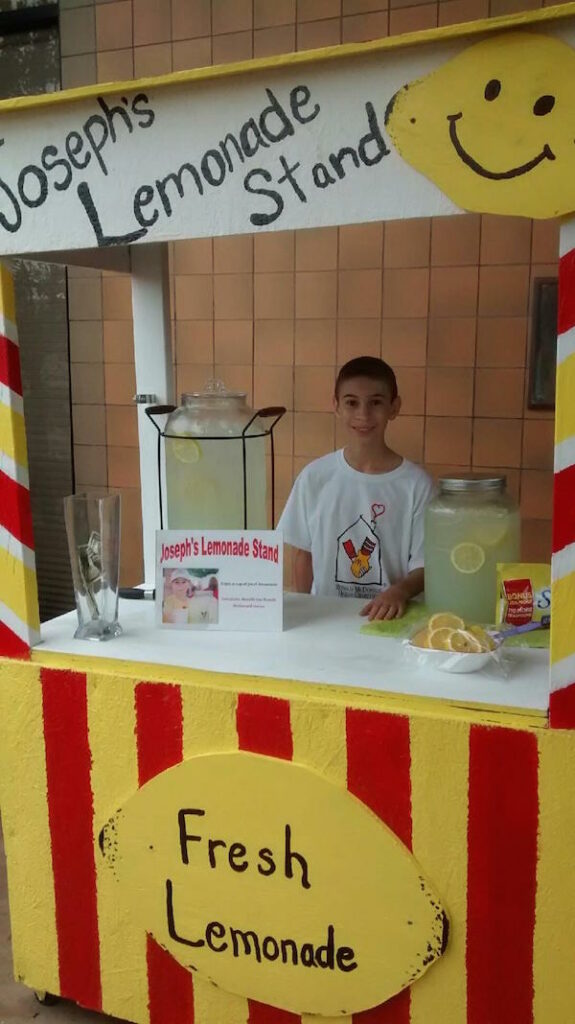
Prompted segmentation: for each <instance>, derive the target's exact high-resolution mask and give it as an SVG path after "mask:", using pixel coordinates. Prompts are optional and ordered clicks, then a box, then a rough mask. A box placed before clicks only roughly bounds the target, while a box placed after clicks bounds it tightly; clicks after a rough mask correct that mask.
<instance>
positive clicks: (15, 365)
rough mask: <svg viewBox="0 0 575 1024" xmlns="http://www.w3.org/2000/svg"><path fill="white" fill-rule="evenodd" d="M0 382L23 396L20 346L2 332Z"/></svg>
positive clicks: (0, 342)
mask: <svg viewBox="0 0 575 1024" xmlns="http://www.w3.org/2000/svg"><path fill="white" fill-rule="evenodd" d="M0 384H7V385H8V387H9V388H10V389H11V390H12V391H15V392H16V394H17V395H20V397H22V375H21V373H20V352H19V351H18V346H17V345H15V344H14V342H13V341H10V338H6V337H5V336H4V335H3V334H0Z"/></svg>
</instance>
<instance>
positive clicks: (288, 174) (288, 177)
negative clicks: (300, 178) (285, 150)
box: [278, 156, 307, 203]
mask: <svg viewBox="0 0 575 1024" xmlns="http://www.w3.org/2000/svg"><path fill="white" fill-rule="evenodd" d="M280 164H281V165H282V167H283V169H284V171H285V174H283V175H282V176H281V178H278V185H281V184H283V182H284V181H289V183H290V185H291V187H292V188H293V190H294V192H295V194H296V196H297V197H298V199H299V200H300V202H302V203H307V196H306V194H305V192H304V191H303V189H301V188H300V187H299V185H298V183H297V181H296V179H295V176H294V173H293V172H294V171H297V169H298V167H299V166H300V163H299V160H298V162H297V163H295V164H292V165H291V167H290V166H289V164H288V162H287V160H286V158H285V156H280Z"/></svg>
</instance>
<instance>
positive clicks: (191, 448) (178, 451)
mask: <svg viewBox="0 0 575 1024" xmlns="http://www.w3.org/2000/svg"><path fill="white" fill-rule="evenodd" d="M172 452H173V455H174V458H175V459H177V460H178V462H185V463H187V465H192V463H194V462H199V461H200V459H201V457H202V449H201V448H200V446H199V444H198V442H197V441H195V440H194V438H193V437H176V438H175V439H173V440H172Z"/></svg>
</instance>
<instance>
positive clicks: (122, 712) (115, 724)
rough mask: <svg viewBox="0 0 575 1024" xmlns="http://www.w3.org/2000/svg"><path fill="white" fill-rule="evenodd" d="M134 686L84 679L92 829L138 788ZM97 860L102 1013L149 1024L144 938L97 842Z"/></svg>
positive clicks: (113, 678)
mask: <svg viewBox="0 0 575 1024" xmlns="http://www.w3.org/2000/svg"><path fill="white" fill-rule="evenodd" d="M134 686H135V682H134V680H132V679H126V678H122V679H118V677H117V676H114V675H112V674H107V675H104V674H101V675H100V674H98V673H95V672H94V673H89V674H88V677H87V695H88V730H89V737H90V752H91V755H92V771H91V781H92V794H93V800H94V822H95V828H96V830H99V829H101V828H102V827H103V825H104V824H105V822H106V821H108V820H109V819H110V818H111V817H112V815H113V814H114V813H115V812H116V811H117V810H118V808H119V807H121V806H122V805H123V804H124V802H125V801H126V799H127V798H128V797H130V796H131V795H132V793H134V792H135V791H136V790H137V788H138V754H137V747H136V712H135V705H134ZM95 858H96V884H97V899H98V921H99V935H100V976H101V983H102V1010H103V1011H104V1013H106V1014H110V1015H111V1016H114V1017H119V1018H120V1019H122V1020H133V1021H142V1022H147V1020H148V998H147V993H148V977H147V965H146V934H145V932H144V930H143V929H142V928H141V927H140V925H139V924H137V925H136V924H134V921H133V919H132V916H131V914H130V911H129V909H128V908H127V907H126V906H125V904H124V903H123V901H121V900H119V899H118V882H117V879H116V877H115V875H114V872H113V871H112V870H111V869H110V866H109V864H107V863H106V861H105V860H104V858H103V857H102V855H101V852H100V849H99V845H98V843H96V850H95ZM119 964H121V965H122V969H121V970H118V965H119ZM128 979H129V980H128Z"/></svg>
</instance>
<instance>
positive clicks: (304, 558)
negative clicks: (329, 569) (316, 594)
mask: <svg viewBox="0 0 575 1024" xmlns="http://www.w3.org/2000/svg"><path fill="white" fill-rule="evenodd" d="M293 567H294V584H295V589H296V591H297V593H298V594H309V593H310V592H311V585H312V583H313V569H312V562H311V551H303V550H302V548H294V560H293Z"/></svg>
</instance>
